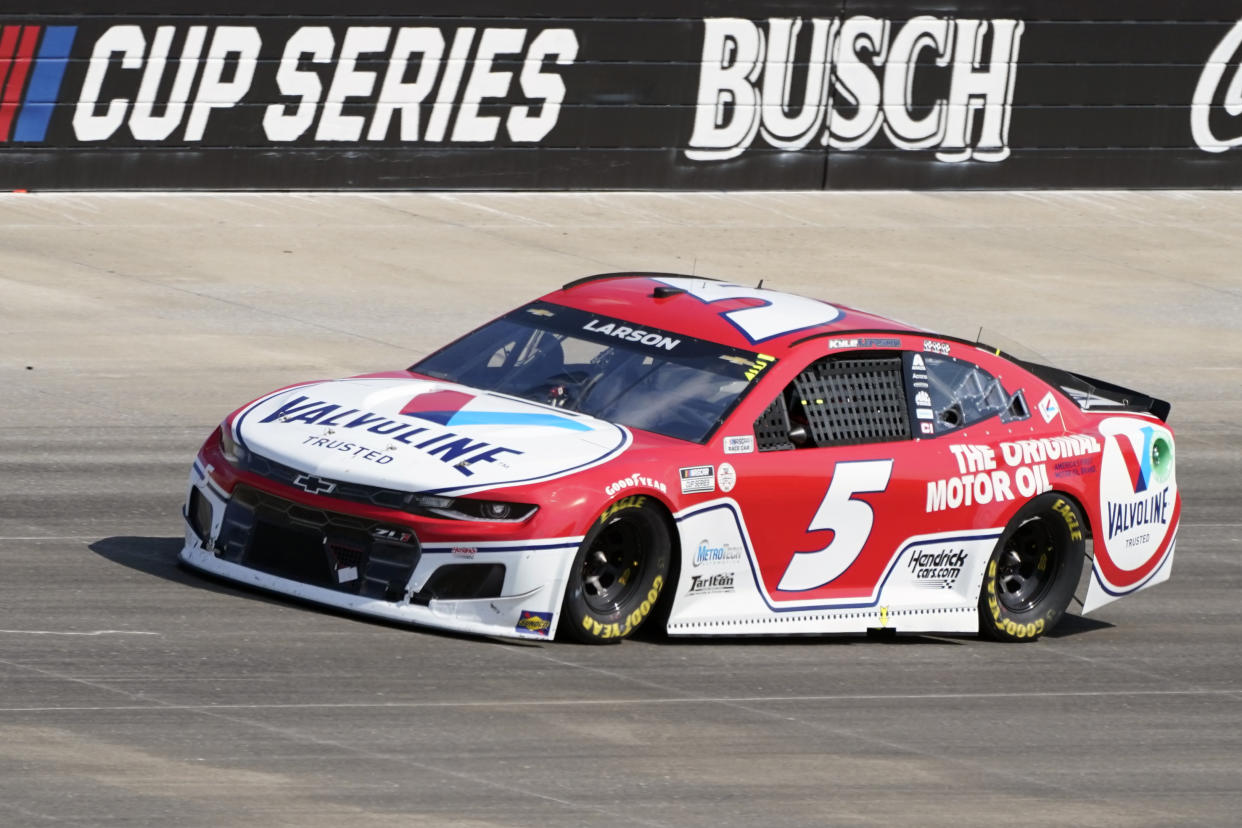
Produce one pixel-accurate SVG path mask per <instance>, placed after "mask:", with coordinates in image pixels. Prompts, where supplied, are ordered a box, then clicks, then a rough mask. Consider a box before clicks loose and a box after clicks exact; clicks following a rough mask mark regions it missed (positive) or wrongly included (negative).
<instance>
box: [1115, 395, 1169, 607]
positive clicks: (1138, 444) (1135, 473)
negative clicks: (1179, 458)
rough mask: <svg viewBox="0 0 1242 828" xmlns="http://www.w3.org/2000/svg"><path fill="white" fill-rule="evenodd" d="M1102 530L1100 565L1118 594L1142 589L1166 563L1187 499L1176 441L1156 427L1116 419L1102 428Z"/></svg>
mask: <svg viewBox="0 0 1242 828" xmlns="http://www.w3.org/2000/svg"><path fill="white" fill-rule="evenodd" d="M1100 433H1101V434H1102V435H1103V436H1104V443H1105V445H1104V455H1103V461H1102V463H1103V467H1102V468H1101V470H1100V525H1099V526H1097V527H1096V529H1095V557H1096V561H1095V566H1096V572H1097V574H1098V575H1099V576H1100V577H1101V579H1102V581H1103V586H1104V587H1105V588H1106V589H1107V590H1108V591H1109V592H1110V593H1112V594H1125V593H1127V592H1133V591H1134V590H1136V589H1138V588H1139V587H1141V586H1142V585H1143V584H1144V583H1145V582H1146V581H1147V579H1148V578H1150V577H1151V575H1152V574H1153V573H1154V572H1156V571H1157V570H1158V569H1159V568H1160V565H1161V563H1162V562H1163V561H1164V559H1165V556H1166V554H1167V553H1168V551H1169V548H1170V546H1171V544H1172V541H1173V536H1174V534H1175V533H1176V531H1177V521H1178V517H1179V515H1180V513H1181V499H1180V497H1179V496H1178V491H1177V474H1176V471H1175V469H1174V458H1173V439H1172V436H1171V435H1170V434H1169V431H1168V429H1166V428H1164V427H1163V426H1161V425H1160V424H1158V423H1156V422H1150V423H1144V422H1142V421H1139V420H1132V419H1128V418H1121V417H1115V418H1110V419H1107V420H1104V421H1103V422H1102V423H1100Z"/></svg>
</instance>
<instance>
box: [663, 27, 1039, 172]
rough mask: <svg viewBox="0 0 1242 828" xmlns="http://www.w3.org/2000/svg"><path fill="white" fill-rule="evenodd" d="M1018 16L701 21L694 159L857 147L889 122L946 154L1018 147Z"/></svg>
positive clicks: (903, 137)
mask: <svg viewBox="0 0 1242 828" xmlns="http://www.w3.org/2000/svg"><path fill="white" fill-rule="evenodd" d="M1022 31H1023V24H1022V22H1021V21H1017V20H975V19H965V18H949V17H931V16H919V17H913V18H911V19H910V20H907V21H889V20H879V19H876V18H874V17H866V16H854V17H845V18H832V19H818V18H817V19H812V20H802V19H800V18H792V19H791V18H771V19H769V20H768V21H766V22H765V23H756V22H752V21H750V20H744V19H739V18H710V19H707V20H704V21H703V53H702V61H701V67H700V74H699V92H698V99H697V107H696V111H695V118H694V130H693V133H692V135H691V138H690V146H689V148H688V149H687V150H686V151H685V154H686V157H687V158H689V159H691V160H695V161H715V160H723V159H728V158H735V157H737V156H739V155H741V154H742V153H744V152H746V150H747V149H749V148H750V147H751V146H752V144H754V142H755V140H756V138H757V137H762V138H763V140H764V142H765V143H766V144H767V145H768V146H771V147H775V148H777V149H783V150H801V149H803V148H804V147H808V146H812V145H815V147H814V148H815V149H819V147H820V146H824V145H826V146H828V147H831V148H832V149H837V150H856V149H859V148H862V147H866V146H868V145H870V144H871V143H872V141H873V139H875V137H876V136H877V135H878V134H879V133H880V132H881V131H883V133H884V135H885V136H886V137H887V138H888V140H889V142H891V143H892V145H893V146H894V147H897V148H898V149H903V150H935V153H936V158H937V159H939V160H941V161H950V162H953V161H967V160H972V159H973V160H976V161H993V162H995V161H1002V160H1004V159H1005V158H1007V157H1008V156H1009V118H1010V111H1011V108H1012V105H1013V88H1014V81H1015V77H1016V64H1017V60H1018V47H1019V43H1020V41H1021V38H1022Z"/></svg>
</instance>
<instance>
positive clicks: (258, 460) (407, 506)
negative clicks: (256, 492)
mask: <svg viewBox="0 0 1242 828" xmlns="http://www.w3.org/2000/svg"><path fill="white" fill-rule="evenodd" d="M241 465H242V468H243V469H245V470H246V471H249V472H252V473H254V474H257V475H259V476H260V477H265V478H267V479H268V480H274V481H276V482H277V483H283V484H284V485H286V486H293V487H294V488H298V489H304V490H306V491H309V492H311V493H317V494H325V495H330V496H331V497H337V498H340V499H341V500H352V501H353V502H355V503H367V504H370V505H372V506H380V507H383V508H385V509H400V510H403V511H410V512H417V511H418V510H415V509H413V508H411V503H412V502H413V499H414V494H413V493H411V492H402V491H398V490H396V489H384V488H380V487H379V486H364V485H362V484H361V483H350V482H349V481H346V480H333V479H332V478H328V477H319V476H318V475H310V474H307V473H306V472H303V471H301V470H300V469H295V468H293V467H292V466H286V465H285V464H283V463H277V462H276V461H275V460H271V459H269V458H267V457H264V456H262V455H259V454H255V453H254V452H248V453H247V454H246V459H245V461H244V462H243V463H242V464H241ZM299 481H301V482H299ZM308 484H310V485H308ZM315 484H327V485H330V486H331V487H332V488H331V489H330V490H327V488H326V486H324V487H323V488H319V486H317V485H315Z"/></svg>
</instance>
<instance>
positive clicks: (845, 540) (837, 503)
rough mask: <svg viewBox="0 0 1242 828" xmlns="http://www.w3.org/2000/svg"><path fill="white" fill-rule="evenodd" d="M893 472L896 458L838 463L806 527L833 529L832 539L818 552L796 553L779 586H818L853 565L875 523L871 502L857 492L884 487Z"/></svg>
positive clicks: (800, 588) (796, 587) (803, 587)
mask: <svg viewBox="0 0 1242 828" xmlns="http://www.w3.org/2000/svg"><path fill="white" fill-rule="evenodd" d="M892 474H893V461H892V460H860V461H853V462H845V463H837V466H836V468H835V469H834V470H833V472H832V482H831V483H829V484H828V492H827V493H826V494H825V495H824V499H823V500H822V501H821V502H820V504H819V509H817V510H816V511H815V517H813V518H811V525H810V526H808V527H807V528H806V530H807V531H808V532H815V531H821V530H824V529H831V530H832V532H833V535H832V540H831V541H829V542H828V545H827V546H825V547H824V548H823V549H820V550H819V551H817V552H797V553H795V554H794V556H793V560H791V561H790V562H789V566H788V567H787V568H786V569H785V574H784V575H782V576H781V582H780V584H778V585H777V588H778V589H782V590H787V591H790V592H794V591H801V590H807V589H815V588H816V587H822V586H824V585H825V584H828V583H831V582H832V581H834V580H836V578H837V577H838V576H840V575H841V573H842V572H844V571H845V570H847V569H849V568H850V565H851V564H853V563H854V561H856V560H857V559H858V555H859V553H860V552H862V549H863V545H864V544H866V542H867V538H869V537H870V536H871V527H872V525H873V524H874V523H875V512H873V511H872V510H871V505H870V504H868V503H866V502H865V501H862V500H855V499H854V495H856V494H858V493H859V492H882V491H884V490H885V489H887V488H888V479H889V478H890V477H891V476H892Z"/></svg>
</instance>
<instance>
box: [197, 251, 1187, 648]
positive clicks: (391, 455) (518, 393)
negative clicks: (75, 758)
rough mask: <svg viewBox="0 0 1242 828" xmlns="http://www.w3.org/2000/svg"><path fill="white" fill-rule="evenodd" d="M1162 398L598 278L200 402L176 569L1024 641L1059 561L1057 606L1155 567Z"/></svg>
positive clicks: (392, 610) (1163, 519)
mask: <svg viewBox="0 0 1242 828" xmlns="http://www.w3.org/2000/svg"><path fill="white" fill-rule="evenodd" d="M1168 412H1169V405H1168V404H1167V403H1165V402H1162V401H1160V400H1155V399H1152V398H1150V397H1146V396H1144V395H1142V394H1138V393H1135V392H1133V391H1128V390H1126V389H1123V388H1120V387H1118V386H1115V385H1111V384H1109V383H1105V382H1101V381H1099V380H1094V379H1090V378H1088V377H1083V376H1080V375H1077V374H1072V373H1069V372H1065V371H1060V370H1057V369H1054V368H1049V367H1047V366H1042V365H1038V364H1035V363H1033V362H1022V361H1019V360H1016V359H1014V358H1011V357H1007V356H1006V355H1004V354H1002V353H1001V352H999V351H998V350H996V349H994V348H990V347H987V346H984V345H981V344H977V343H975V342H968V341H964V340H961V339H955V338H952V337H946V336H941V335H938V334H933V333H928V332H925V331H919V330H915V329H912V328H910V327H908V326H905V325H902V324H899V323H897V322H894V321H892V320H889V319H884V318H882V317H879V316H873V315H870V314H867V313H862V312H859V311H855V310H850V309H848V308H844V307H839V306H836V305H831V304H827V303H825V302H821V301H818V300H815V299H808V298H804V297H801V296H794V295H791V294H787V293H779V292H776V291H771V290H763V289H758V288H750V287H742V286H739V285H736V284H728V283H725V282H718V281H712V280H708V279H703V278H699V277H689V276H673V275H666V274H653V273H635V274H605V275H601V276H592V277H588V278H585V279H580V280H578V281H576V282H571V283H570V284H567V285H565V286H564V288H563V289H561V290H558V291H555V292H553V293H550V294H548V295H547V296H544V297H543V298H541V299H538V300H536V301H534V302H532V303H530V304H528V305H525V306H523V307H520V308H518V309H516V310H514V311H512V312H510V313H508V314H505V315H504V316H502V317H500V318H498V319H496V320H495V321H493V322H489V323H488V324H486V325H484V326H483V327H481V328H479V329H477V330H475V331H473V332H472V333H469V334H467V335H466V336H464V337H462V338H461V339H459V340H457V341H456V342H454V343H452V344H451V345H448V346H447V347H445V348H443V349H441V350H439V351H437V352H435V353H434V354H432V355H431V356H429V357H427V358H426V359H424V360H422V361H420V362H419V363H417V364H416V365H414V366H413V367H411V368H410V369H408V370H405V371H393V372H386V373H379V374H368V375H364V376H358V377H351V378H349V379H341V380H334V381H329V382H312V383H306V384H301V385H294V386H291V387H289V388H285V389H282V390H280V391H276V392H274V393H272V394H269V395H267V396H265V397H262V398H260V399H258V400H256V401H254V402H252V403H250V404H249V405H246V406H244V407H243V408H240V409H238V410H237V411H236V412H234V413H233V414H231V415H229V417H228V418H227V419H226V420H225V421H224V422H223V424H221V426H220V428H219V429H218V430H217V431H216V432H215V433H213V434H212V435H211V437H210V438H209V439H208V440H207V442H206V444H204V446H203V448H202V450H201V451H200V452H199V454H198V458H197V460H196V461H195V463H194V466H193V470H192V473H191V477H190V487H189V495H188V499H187V501H186V505H185V520H186V527H187V529H186V542H185V547H184V549H183V550H182V552H181V560H182V561H183V562H184V563H186V564H188V565H189V566H191V567H194V568H196V569H199V570H203V571H205V572H208V573H211V574H213V575H216V576H219V577H222V578H227V579H229V580H232V581H236V582H240V583H242V584H247V585H251V586H254V587H259V588H262V589H265V590H271V591H275V592H278V593H283V594H285V595H290V596H295V597H297V598H300V599H305V600H309V601H312V602H317V603H320V604H326V605H330V606H333V607H337V608H340V609H344V610H350V611H353V612H358V613H364V614H367V615H372V616H378V617H381V618H385V619H390V620H395V621H402V622H409V623H412V624H418V625H425V626H429V627H439V628H444V629H450V630H458V631H463V632H470V633H479V634H486V635H499V636H514V637H521V638H532V639H538V638H547V637H551V636H554V635H556V634H557V631H558V630H560V631H561V632H562V635H569V636H572V637H574V638H577V639H580V640H583V641H588V642H594V641H601V642H602V641H616V640H619V639H623V638H625V637H627V636H629V635H631V634H632V633H633V632H634V631H635V630H637V629H638V628H639V627H640V626H642V625H643V624H644V623H652V624H660V625H663V626H664V627H665V629H667V631H668V633H669V634H671V635H694V636H704V635H739V634H742V635H749V634H764V633H768V634H790V633H861V632H864V631H867V630H870V629H875V628H889V629H896V630H898V631H911V632H944V633H974V632H981V633H983V634H986V635H989V636H992V637H994V638H999V639H1006V640H1030V639H1033V638H1036V637H1038V636H1039V635H1041V634H1042V633H1046V632H1048V631H1049V630H1051V629H1052V628H1053V626H1054V625H1055V624H1056V623H1057V621H1058V619H1059V618H1060V617H1061V615H1062V614H1063V613H1064V611H1065V609H1066V607H1067V605H1068V604H1069V602H1070V599H1071V598H1072V597H1073V596H1074V593H1075V590H1076V589H1077V587H1078V584H1079V580H1080V575H1081V573H1082V570H1083V563H1084V560H1087V559H1090V561H1091V564H1090V566H1091V575H1090V580H1089V584H1088V586H1087V588H1086V592H1085V596H1082V600H1083V608H1082V609H1083V611H1084V612H1090V611H1091V610H1093V609H1095V608H1097V607H1099V606H1101V605H1102V604H1105V603H1108V602H1109V601H1112V600H1114V599H1115V598H1118V597H1120V596H1122V595H1127V594H1129V593H1132V592H1136V591H1137V590H1140V589H1143V588H1145V587H1148V586H1151V585H1153V584H1156V583H1159V582H1161V581H1163V580H1165V579H1167V578H1168V577H1169V571H1170V568H1171V565H1172V560H1173V551H1174V544H1175V539H1176V536H1177V526H1178V518H1179V515H1180V512H1181V498H1180V497H1179V495H1178V489H1177V478H1176V474H1175V472H1174V451H1173V433H1172V432H1171V431H1170V430H1169V428H1168V427H1167V426H1166V425H1165V424H1164V420H1165V419H1166V418H1167V416H1168ZM1089 540H1090V541H1092V543H1091V544H1090V546H1089V545H1088V541H1089Z"/></svg>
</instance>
